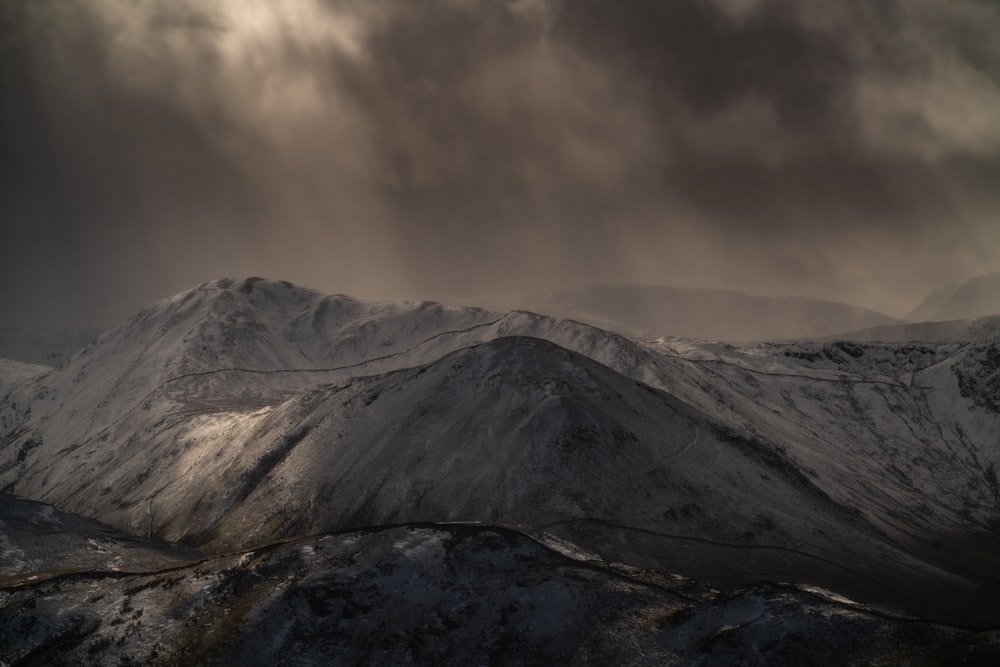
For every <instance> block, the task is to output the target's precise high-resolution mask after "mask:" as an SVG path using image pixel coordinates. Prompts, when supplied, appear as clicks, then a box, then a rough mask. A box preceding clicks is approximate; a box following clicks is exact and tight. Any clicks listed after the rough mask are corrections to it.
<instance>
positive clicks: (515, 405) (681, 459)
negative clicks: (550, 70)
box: [0, 278, 1000, 650]
mask: <svg viewBox="0 0 1000 667" xmlns="http://www.w3.org/2000/svg"><path fill="white" fill-rule="evenodd" d="M841 312H848V314H849V315H850V314H851V313H852V312H856V311H841ZM865 317H867V315H865ZM848 321H849V322H850V324H849V325H845V326H853V324H854V323H855V322H856V320H855V319H852V318H851V317H848ZM963 331H965V332H966V333H967V332H968V331H969V329H965V330H956V331H955V333H956V336H957V337H955V338H950V339H948V340H942V341H938V342H908V343H876V342H861V341H843V340H842V341H829V342H824V341H814V342H808V341H799V342H783V343H758V344H750V345H730V344H724V343H710V342H699V341H694V340H685V339H678V338H660V339H657V340H652V341H648V340H647V341H643V340H640V339H633V338H628V337H625V336H622V335H619V334H616V333H611V332H608V331H605V330H603V329H599V328H595V327H593V326H589V325H587V324H582V323H579V322H574V321H570V320H559V319H555V318H551V317H546V316H542V315H536V314H532V313H528V312H523V311H522V312H519V311H511V312H506V313H503V312H495V311H490V310H484V309H481V308H471V307H447V306H443V305H440V304H435V303H429V302H399V303H387V302H370V301H362V300H356V299H352V298H350V297H346V296H341V295H336V296H331V295H324V294H322V293H319V292H315V291H312V290H308V289H304V288H301V287H297V286H295V285H292V284H290V283H284V282H277V281H270V280H262V279H258V278H253V279H247V280H221V281H215V282H211V283H206V284H204V285H201V286H199V287H197V288H195V289H193V290H190V291H187V292H184V293H182V294H178V295H176V296H174V297H171V298H168V299H165V300H163V301H161V302H159V303H157V304H154V305H153V306H151V307H150V308H147V309H146V310H144V311H142V312H140V313H139V314H137V315H136V316H135V317H133V318H131V319H129V320H128V321H126V322H124V323H122V324H121V325H119V326H117V327H115V328H113V329H111V330H109V331H107V332H105V333H104V334H102V335H101V336H100V337H98V338H97V339H96V340H95V341H94V342H93V343H91V344H89V345H87V346H86V347H84V348H83V349H82V350H80V352H78V353H77V354H75V355H74V356H73V357H72V358H71V359H70V360H69V361H68V362H66V363H65V364H63V365H61V366H59V367H58V368H54V369H53V368H50V367H43V366H32V365H27V364H17V363H14V362H8V364H7V366H5V367H4V369H5V376H4V378H5V379H4V383H3V384H0V388H2V389H3V392H4V394H5V396H4V397H3V398H2V403H0V487H2V489H3V491H4V492H5V493H13V494H16V495H18V496H21V497H24V498H28V499H32V500H35V501H42V502H45V503H51V504H52V505H55V506H56V507H58V508H60V509H61V510H68V511H72V512H75V513H78V514H80V515H83V516H85V517H88V518H90V519H94V520H98V521H101V522H104V523H106V524H110V525H111V526H114V527H115V528H116V529H118V530H125V531H128V532H130V533H133V534H138V535H144V536H150V537H155V538H160V539H164V540H167V541H169V542H172V543H178V544H181V545H184V547H186V548H194V549H198V550H200V551H202V552H204V553H206V554H209V555H212V556H222V555H223V554H232V553H250V552H253V551H255V550H259V549H262V548H267V545H269V544H272V543H274V542H275V540H286V539H292V538H296V537H297V536H301V535H306V534H319V533H330V532H342V531H345V530H357V529H361V528H366V527H370V526H386V525H400V524H412V523H415V522H418V523H419V522H422V523H440V522H476V523H480V524H491V525H492V524H500V525H503V526H512V527H516V530H518V531H521V532H524V533H526V534H530V535H538V536H540V538H541V536H553V537H554V538H559V539H561V540H565V541H566V542H567V543H568V544H572V545H575V546H574V547H573V549H575V550H577V551H580V552H581V553H587V554H590V555H589V556H587V558H590V559H600V561H601V562H603V563H605V565H602V566H601V567H607V565H606V564H607V563H620V564H623V565H624V566H628V567H633V568H635V567H639V568H652V569H655V570H657V571H661V572H673V573H678V574H681V575H684V576H686V577H690V578H694V579H696V580H698V581H702V582H705V583H706V584H710V585H714V586H720V587H730V586H737V585H750V586H753V585H757V584H759V583H760V582H763V581H789V582H796V583H799V584H803V585H812V586H821V587H823V588H826V589H832V590H834V591H836V592H838V593H839V594H841V595H846V596H847V597H849V598H853V599H856V600H860V601H862V602H867V603H871V604H878V605H886V606H887V607H889V608H893V609H896V610H898V611H897V612H896V613H907V614H913V615H916V616H918V617H921V618H924V619H927V620H932V621H936V622H946V623H951V624H957V625H962V626H970V627H991V626H995V625H998V624H1000V606H998V605H997V602H996V600H998V599H1000V595H998V593H1000V556H998V554H1000V532H998V526H997V518H996V517H997V516H1000V487H998V485H997V468H998V467H1000V452H998V450H997V448H996V446H995V445H996V442H997V434H998V433H1000V375H998V374H1000V370H998V366H997V363H996V349H997V345H998V342H1000V341H998V338H997V336H996V334H995V333H994V334H993V335H992V336H990V335H985V334H983V335H980V336H978V337H970V336H965V337H963V336H962V335H961V334H962V333H963ZM421 539H423V538H421ZM428 539H432V538H431V537H428ZM433 539H437V538H433ZM518 539H520V538H518ZM544 539H552V537H545V538H544ZM15 548H18V549H21V547H16V545H15ZM21 550H22V551H23V549H21ZM81 559H82V557H81ZM83 560H85V559H82V560H81V562H83ZM324 567H326V566H324ZM22 569H23V568H22ZM38 570H39V572H38V573H37V574H36V575H35V576H39V577H47V576H51V573H50V574H46V573H47V572H49V571H50V570H52V568H51V567H43V566H39V567H38ZM22 575H24V573H23V572H19V573H18V576H19V577H20V576H22ZM25 576H26V575H25ZM182 576H188V575H182ZM60 586H62V585H61V584H60ZM48 594H49V593H44V592H42V591H41V589H39V595H48ZM11 599H13V598H11ZM17 599H23V598H20V597H19V598H17ZM754 604H755V605H756V604H757V603H754ZM770 604H771V603H766V604H765V605H764V608H770V607H769V605H770ZM795 604H804V603H803V602H801V601H800V602H796V603H795ZM768 613H771V612H768ZM803 613H805V612H803ZM296 618H298V617H296ZM755 618H756V616H755ZM300 620H301V619H300ZM102 623H103V621H102ZM101 627H104V626H103V625H101ZM101 632H104V631H103V630H102V631H101ZM241 632H242V630H241ZM658 632H659V631H658ZM241 636H242V635H241ZM560 636H562V635H560ZM95 637H96V636H95ZM233 637H235V635H231V634H229V635H226V638H224V639H220V640H219V641H220V642H221V644H220V646H221V645H227V646H228V645H229V644H226V642H229V641H236V640H235V639H233ZM46 641H48V640H46ZM94 641H96V639H95V640H94ZM245 641H249V640H247V639H242V640H239V642H245ZM560 641H568V640H567V639H565V637H564V639H561V640H560ZM42 645H45V642H44V641H43V642H42ZM240 645H245V644H240ZM907 645H909V644H907ZM677 650H680V648H678V649H677ZM685 650H686V649H685ZM977 650H978V649H977Z"/></svg>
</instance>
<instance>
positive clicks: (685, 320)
mask: <svg viewBox="0 0 1000 667" xmlns="http://www.w3.org/2000/svg"><path fill="white" fill-rule="evenodd" d="M484 303H486V304H487V305H489V306H490V307H492V308H495V309H498V310H510V309H521V310H529V311H534V312H538V313H544V314H546V315H550V316H554V317H560V318H569V319H574V320H579V321H581V322H586V323H588V324H592V325H594V326H598V327H602V328H605V329H611V330H614V331H618V332H620V333H624V334H626V335H641V336H648V337H657V336H677V337H682V338H695V339H699V340H726V341H757V340H781V339H790V338H812V337H822V336H828V335H834V334H837V333H842V332H845V331H853V330H858V329H864V328H869V327H874V326H881V325H889V324H894V323H897V322H898V320H895V319H893V318H891V317H889V316H887V315H883V314H881V313H877V312H875V311H871V310H868V309H865V308H860V307H857V306H849V305H846V304H842V303H836V302H833V301H823V300H820V299H808V298H803V297H761V296H750V295H747V294H741V293H739V292H732V291H727V290H715V289H702V288H685V287H654V286H641V285H601V286H596V287H590V288H585V289H578V290H568V291H564V292H559V293H555V294H548V295H543V294H539V295H522V296H507V297H486V298H485V301H484Z"/></svg>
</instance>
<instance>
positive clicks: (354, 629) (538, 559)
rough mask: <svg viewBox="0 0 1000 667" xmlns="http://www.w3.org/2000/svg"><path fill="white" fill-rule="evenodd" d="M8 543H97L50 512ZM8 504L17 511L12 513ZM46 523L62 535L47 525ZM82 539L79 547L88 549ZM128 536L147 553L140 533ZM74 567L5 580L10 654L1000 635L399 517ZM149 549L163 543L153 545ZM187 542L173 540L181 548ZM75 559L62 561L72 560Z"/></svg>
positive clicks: (713, 656) (857, 659) (940, 658)
mask: <svg viewBox="0 0 1000 667" xmlns="http://www.w3.org/2000/svg"><path fill="white" fill-rule="evenodd" d="M0 501H2V502H0V507H4V508H7V509H6V510H5V514H4V516H5V517H7V518H9V517H10V515H11V514H12V513H15V514H18V515H19V516H20V517H22V518H24V519H26V520H28V521H29V522H31V521H32V517H35V518H39V517H46V518H45V520H44V521H45V522H44V523H43V524H42V525H39V526H38V528H37V530H35V532H34V534H32V535H28V534H26V533H25V532H23V531H21V532H16V533H14V534H13V536H12V539H11V546H13V547H20V548H22V549H23V550H27V551H30V550H31V549H33V548H34V547H36V546H37V544H38V541H39V540H40V539H46V538H48V537H52V536H58V538H59V539H63V538H65V537H66V535H67V533H66V532H65V531H64V529H63V526H55V524H53V523H51V518H52V517H54V516H58V517H59V519H60V520H61V521H64V522H70V523H75V529H76V531H77V536H78V538H77V539H78V541H79V542H78V544H77V547H80V546H84V545H85V544H89V543H92V542H94V541H95V539H101V538H102V536H103V534H104V530H103V529H100V528H96V529H95V532H94V533H93V534H91V535H88V532H87V530H86V526H87V523H88V522H87V521H86V520H84V519H80V518H75V519H74V518H71V517H69V516H68V515H66V514H65V513H61V512H59V511H58V510H55V509H53V508H51V507H50V506H45V505H40V504H33V503H28V502H27V501H23V500H19V499H9V498H7V499H0ZM11 503H13V504H14V505H15V510H13V512H12V511H10V506H11ZM50 531H55V532H50ZM84 540H86V542H84ZM133 542H134V543H135V544H136V545H148V544H149V542H148V541H147V540H144V539H142V538H133ZM64 544H65V546H67V547H69V548H68V549H67V560H68V561H72V560H73V559H74V558H79V559H80V560H79V561H78V562H77V565H80V566H83V565H86V569H84V568H82V567H77V568H73V567H70V569H69V570H67V569H65V566H66V565H67V563H62V564H61V565H62V567H58V568H56V569H52V564H49V563H40V562H34V563H33V568H34V570H33V571H34V573H35V575H34V578H33V580H32V581H28V582H10V581H7V582H0V646H2V659H3V660H4V663H5V664H12V665H22V664H24V665H28V664H47V665H88V664H143V665H158V664H254V665H256V664H269V665H273V664H321V663H329V662H336V663H337V664H344V665H353V664H359V665H360V664H373V663H378V664H438V665H440V664H484V663H490V664H521V665H523V664H538V665H542V664H554V663H559V664H610V663H614V664H628V665H663V664H680V665H697V664H735V663H736V662H740V661H742V662H749V663H751V664H811V665H844V664H862V663H863V664H940V663H947V664H986V663H987V662H989V661H995V660H996V659H997V658H998V657H1000V638H998V636H997V634H996V633H973V632H969V631H965V630H959V629H955V628H949V627H946V626H941V625H934V624H930V623H923V622H919V621H914V620H911V619H904V618H899V617H893V616H888V615H885V614H882V613H879V612H876V611H874V610H871V609H868V608H865V607H863V606H860V605H857V604H855V603H852V602H850V601H848V600H845V599H843V598H840V597H838V596H836V595H833V594H830V593H828V592H826V591H822V590H818V589H809V590H806V589H803V588H798V587H794V586H788V585H776V584H758V585H754V586H749V587H741V588H736V589H731V590H728V591H719V590H715V589H712V588H710V587H706V586H703V585H700V584H698V583H697V582H693V581H690V580H688V579H685V578H682V577H677V576H674V575H668V574H665V573H659V572H652V571H645V570H637V569H635V568H628V567H623V566H612V565H610V564H608V563H604V562H601V561H596V560H594V559H592V558H588V557H586V555H585V554H581V553H579V552H576V551H574V550H573V549H572V547H571V546H569V545H566V544H564V543H559V542H554V541H552V540H551V539H539V538H537V537H532V536H530V535H527V534H525V533H524V532H521V531H518V530H516V529H512V528H510V527H501V526H483V525H435V524H408V525H400V526H383V527H378V528H373V529H367V530H360V531H350V532H343V533H338V534H331V535H321V536H313V537H306V538H300V539H295V540H290V541H285V542H279V543H275V544H271V545H267V546H265V547H261V548H258V549H255V550H252V551H244V552H237V553H230V554H225V555H219V556H216V557H213V558H202V559H197V560H193V561H192V560H189V561H187V562H184V561H172V562H161V563H159V564H156V563H151V562H149V561H148V560H145V559H144V556H143V555H141V554H139V553H137V552H138V549H131V550H130V551H129V552H127V553H125V554H124V557H123V558H120V559H119V560H118V561H117V562H116V563H115V564H114V566H113V567H109V566H108V565H105V566H103V567H102V566H101V565H99V564H96V563H94V562H93V560H92V558H91V557H90V556H89V555H88V554H87V553H86V550H85V549H80V548H76V549H74V548H73V543H72V542H65V543H64ZM157 548H158V549H162V548H163V547H162V546H159V545H157ZM178 551H179V550H178ZM69 564H70V565H71V564H72V563H69Z"/></svg>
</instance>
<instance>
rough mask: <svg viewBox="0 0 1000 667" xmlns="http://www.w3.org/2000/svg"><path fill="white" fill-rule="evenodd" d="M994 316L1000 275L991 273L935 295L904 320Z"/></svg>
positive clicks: (999, 295) (999, 311) (999, 308)
mask: <svg viewBox="0 0 1000 667" xmlns="http://www.w3.org/2000/svg"><path fill="white" fill-rule="evenodd" d="M997 314H1000V273H990V274H987V275H984V276H978V277H976V278H970V279H969V280H966V281H965V282H963V283H955V284H953V285H946V286H944V287H942V288H940V289H938V290H936V291H934V292H933V293H931V294H929V295H927V298H926V299H924V300H923V301H922V302H921V303H920V304H919V305H918V306H917V307H916V308H914V309H913V310H912V311H910V313H909V314H908V315H907V316H906V319H908V320H910V321H911V322H937V321H944V320H963V319H970V318H974V317H981V316H983V315H997Z"/></svg>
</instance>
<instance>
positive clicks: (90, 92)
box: [0, 0, 1000, 320]
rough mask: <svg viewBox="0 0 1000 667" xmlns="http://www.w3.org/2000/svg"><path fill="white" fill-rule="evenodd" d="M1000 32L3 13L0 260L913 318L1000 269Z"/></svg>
mask: <svg viewBox="0 0 1000 667" xmlns="http://www.w3.org/2000/svg"><path fill="white" fill-rule="evenodd" d="M998 30H1000V12H998V10H997V8H996V5H995V4H990V3H986V2H976V1H975V0H964V1H962V2H953V3H940V2H929V1H928V2H911V1H907V2H903V1H902V0H899V1H896V2H885V3H877V4H872V3H867V2H860V1H853V0H850V1H847V2H843V3H826V2H819V1H818V0H817V1H815V2H814V1H808V2H786V1H780V0H698V1H696V0H685V1H681V2H669V3H665V2H659V1H655V0H636V1H635V2H629V3H624V4H623V3H620V2H613V1H611V0H579V1H574V2H569V1H565V0H511V1H510V2H488V3H483V2H473V1H472V0H432V1H431V2H426V3H412V2H406V1H403V0H379V1H377V2H360V1H358V2H351V1H348V0H339V1H333V0H331V1H328V2H321V1H320V0H296V1H293V2H286V3H280V4H276V3H270V2H264V1H263V0H260V1H256V0H253V1H240V2H237V1H236V0H223V1H221V2H218V3H212V4H205V3H199V2H194V1H192V0H188V1H182V2H173V3H170V4H169V5H168V4H164V3H160V2H153V1H151V0H150V1H145V2H135V3H127V4H125V3H120V2H115V1H113V0H95V1H93V2H64V3H36V2H25V1H24V0H21V1H11V2H8V3H6V4H4V5H3V7H2V9H0V31H2V38H3V39H2V40H0V43H2V44H3V45H4V46H3V47H0V48H2V49H3V51H2V53H0V56H2V60H0V82H2V83H3V87H4V90H14V91H17V92H16V94H15V95H12V96H5V100H4V102H3V103H2V106H0V109H2V116H0V139H2V141H3V145H4V146H5V147H6V150H5V151H4V152H3V157H2V158H0V177H2V184H0V196H2V199H0V215H2V218H3V220H4V222H3V225H4V236H5V238H10V239H13V242H12V243H5V244H4V248H3V250H2V251H0V252H2V257H0V259H2V264H0V265H2V266H3V267H4V268H3V271H4V275H3V278H4V283H5V284H7V285H14V284H25V283H24V276H26V275H32V274H34V275H35V276H36V278H35V279H34V281H33V282H32V283H30V284H33V285H35V287H33V288H28V289H24V290H13V289H10V290H8V293H5V294H4V295H3V299H4V312H5V314H6V315H7V316H8V317H10V318H15V317H21V316H23V317H32V316H33V314H34V315H37V317H38V318H40V319H46V320H54V319H58V318H59V317H70V318H73V319H81V318H89V319H108V318H112V317H120V316H121V315H123V314H124V311H125V310H127V309H128V308H134V307H137V306H138V305H141V304H142V302H144V301H147V300H149V299H151V298H153V297H155V296H156V295H160V294H162V293H165V292H169V291H173V290H175V289H181V288H183V287H185V286H188V285H190V284H193V283H196V282H198V281H200V280H204V279H209V278H213V277H217V276H219V275H224V274H237V275H241V274H267V275H273V276H275V277H282V278H289V279H292V280H297V281H301V282H305V283H307V284H313V285H316V286H318V287H321V288H325V289H330V290H337V291H345V292H353V293H358V294H368V295H377V294H382V295H385V296H393V295H400V294H406V295H411V296H412V295H431V296H433V295H436V294H444V293H447V292H449V291H452V292H456V293H457V292H461V291H465V292H476V291H508V290H525V289H543V288H545V287H546V286H565V285H571V284H580V283H587V282H601V281H603V282H628V281H642V282H655V283H679V284H705V285H711V286H717V287H736V288H741V289H746V290H750V291H772V292H783V293H793V292H795V293H802V292H812V293H816V294H819V295H823V296H829V297H835V298H842V299H844V300H849V301H855V302H860V303H863V304H865V305H870V306H875V307H882V308H887V309H895V310H897V311H903V310H906V309H907V308H908V307H909V306H910V305H912V302H914V301H916V300H918V299H919V298H920V297H921V296H922V292H923V291H925V290H928V289H930V288H932V287H934V286H936V285H937V284H939V283H941V282H945V281H947V280H952V279H957V278H962V277H965V276H966V275H969V274H974V273H977V272H981V271H986V270H990V269H994V268H996V267H997V266H1000V239H997V237H996V232H995V231H994V230H996V229H997V223H996V220H997V216H998V214H1000V193H998V192H997V189H996V187H995V183H996V182H1000V179H998V177H1000V114H996V113H993V112H992V111H991V110H992V109H994V108H1000V47H998V46H997V45H996V44H997V42H996V40H995V39H993V36H995V35H996V34H998ZM8 230H9V231H8ZM15 248H16V249H15Z"/></svg>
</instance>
